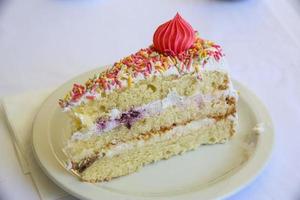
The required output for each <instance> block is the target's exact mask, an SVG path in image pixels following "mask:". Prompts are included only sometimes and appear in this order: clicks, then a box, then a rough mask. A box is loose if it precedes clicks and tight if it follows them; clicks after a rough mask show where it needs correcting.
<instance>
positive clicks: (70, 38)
mask: <svg viewBox="0 0 300 200" xmlns="http://www.w3.org/2000/svg"><path fill="white" fill-rule="evenodd" d="M176 12H179V13H180V14H181V15H182V16H183V18H185V19H186V20H187V21H188V22H190V23H191V25H192V26H193V27H194V29H196V30H198V31H199V33H200V36H201V37H203V38H205V39H210V40H213V41H215V42H216V43H219V44H220V45H221V46H223V49H224V52H225V54H226V56H227V60H228V63H229V69H230V71H231V74H232V76H233V78H235V79H237V80H239V81H241V82H242V83H244V84H245V85H247V86H248V87H249V88H250V89H252V90H253V91H254V92H255V93H256V94H257V95H258V96H259V97H260V98H261V99H262V100H263V102H265V104H266V106H267V107H268V109H269V110H270V113H271V115H272V117H273V120H274V124H275V129H276V132H277V144H276V148H275V150H274V156H273V158H272V160H271V161H270V164H269V166H268V167H267V168H266V170H265V171H264V173H263V174H262V175H261V176H260V177H259V178H258V179H257V180H256V181H255V182H254V183H253V184H251V185H250V186H249V187H247V188H246V189H244V190H243V191H241V192H240V193H238V194H236V195H234V196H233V197H231V198H229V199H231V200H238V199H258V200H268V199H272V200H281V199H298V200H299V199H300V192H299V191H300V174H299V168H300V161H299V155H300V148H299V147H298V145H297V144H299V143H300V137H299V135H298V134H297V132H299V128H300V127H299V125H298V124H299V119H300V106H299V102H300V84H299V81H300V78H299V77H300V1H299V0H286V1H284V0H151V1H137V0H26V1H24V0H0V96H6V95H11V94H17V93H20V92H25V91H30V90H31V91H32V90H42V89H45V88H49V87H56V86H58V85H60V84H62V83H64V82H65V81H66V80H68V79H70V78H72V77H73V76H76V75H78V74H80V73H82V72H85V71H88V70H90V69H94V68H97V67H100V66H103V65H108V64H112V63H114V62H115V61H117V60H119V59H120V58H122V57H124V56H126V55H129V54H131V53H133V52H135V51H137V50H139V49H140V48H142V47H146V46H148V45H149V44H151V43H152V36H153V33H154V31H155V29H156V28H157V26H158V25H159V24H161V23H163V22H165V21H167V20H169V19H171V18H173V16H174V15H175V14H176ZM288 138H290V139H288ZM291 140H293V141H292V142H291ZM296 169H298V170H296ZM1 180H2V181H1ZM20 182H21V183H22V184H21V183H19V185H16V186H15V187H18V188H19V190H18V193H16V194H14V196H13V197H16V198H18V197H20V198H21V197H22V196H23V195H24V196H25V197H28V198H25V199H30V197H32V198H36V196H34V193H32V192H29V191H28V190H30V189H28V188H27V186H24V185H26V184H24V181H23V182H22V181H20ZM0 183H1V184H0V186H1V187H2V192H5V191H6V193H7V194H8V193H10V192H11V189H10V188H11V186H12V185H15V183H14V184H13V182H11V180H9V176H6V175H5V176H4V175H3V178H2V179H0ZM23 186H24V187H23ZM22 187H23V189H22ZM26 188H27V189H26ZM0 191H1V189H0ZM28 193H30V194H28ZM30 195H33V196H34V197H33V196H30Z"/></svg>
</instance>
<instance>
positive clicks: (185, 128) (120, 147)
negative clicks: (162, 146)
mask: <svg viewBox="0 0 300 200" xmlns="http://www.w3.org/2000/svg"><path fill="white" fill-rule="evenodd" d="M215 122H216V121H215V119H212V118H205V119H201V120H196V121H192V122H190V123H188V124H186V125H180V126H176V127H174V128H173V129H171V130H169V131H167V132H166V133H165V134H163V135H161V136H160V135H155V136H153V137H151V138H150V139H148V140H146V141H145V140H138V141H131V142H127V143H119V144H116V145H115V146H113V147H112V148H111V149H108V150H106V151H104V152H103V153H105V154H104V155H105V157H109V158H111V157H113V156H115V155H119V154H121V153H122V152H124V151H127V150H130V149H133V148H136V147H142V146H145V145H149V144H152V143H155V142H162V141H166V140H170V139H172V138H174V137H181V136H183V135H186V134H187V133H189V132H191V131H196V130H198V129H199V128H202V127H204V126H209V125H212V124H214V123H215Z"/></svg>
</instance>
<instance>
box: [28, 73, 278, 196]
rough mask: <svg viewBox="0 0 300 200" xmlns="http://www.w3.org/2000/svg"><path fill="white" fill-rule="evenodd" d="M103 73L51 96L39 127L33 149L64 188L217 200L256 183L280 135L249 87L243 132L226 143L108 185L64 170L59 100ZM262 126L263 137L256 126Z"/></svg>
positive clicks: (243, 92)
mask: <svg viewBox="0 0 300 200" xmlns="http://www.w3.org/2000/svg"><path fill="white" fill-rule="evenodd" d="M98 71H99V70H93V71H90V72H87V73H85V74H83V75H80V76H78V77H76V78H74V79H72V80H70V81H69V82H67V83H66V84H64V85H62V86H61V87H59V88H58V89H57V90H56V91H55V92H54V93H53V94H51V95H50V96H49V97H48V98H47V100H46V101H45V102H44V104H43V105H42V107H41V109H40V111H39V112H38V114H37V116H36V119H35V122H34V126H33V147H34V152H35V155H36V158H37V160H38V161H39V164H40V166H41V167H42V169H43V170H44V172H45V173H46V174H47V175H48V176H49V177H50V178H51V179H52V180H53V181H54V182H55V183H56V184H57V185H59V186H60V187H61V188H63V189H64V190H66V191H67V192H69V193H71V194H72V195H74V196H77V197H79V198H81V199H112V200H113V199H122V200H123V199H131V200H133V199H186V200H188V199H197V200H198V199H215V198H222V197H227V196H229V195H231V194H233V193H234V192H237V191H238V190H239V189H241V188H242V187H244V186H246V185H247V184H248V183H249V182H250V181H251V180H253V179H254V178H255V177H256V176H257V175H258V174H259V172H260V171H261V170H262V169H263V167H264V166H265V165H266V163H267V160H268V159H269V157H270V154H271V151H272V146H273V140H274V132H273V127H272V122H271V119H270V117H269V115H268V112H267V110H266V108H265V107H264V106H263V104H262V103H261V102H260V101H259V100H258V98H257V97H256V96H255V95H254V94H253V93H252V92H250V91H249V90H248V89H247V88H246V87H245V86H243V85H241V84H240V83H239V82H237V81H234V87H235V88H236V89H237V90H238V91H239V92H240V99H239V103H238V114H239V131H238V133H237V134H236V136H234V138H233V139H232V140H231V141H229V142H228V143H226V144H219V145H207V146H201V147H200V148H199V149H198V150H195V151H191V152H188V153H185V154H184V155H182V156H175V157H173V158H171V159H169V160H164V161H160V162H157V163H155V164H150V165H148V166H145V167H144V168H143V169H142V170H140V171H139V172H137V173H134V174H132V175H129V176H124V177H121V178H117V179H114V180H112V181H111V182H105V183H97V184H91V183H84V182H81V181H79V180H78V178H77V177H76V176H74V175H73V174H71V173H70V172H69V171H67V170H66V169H65V168H64V162H65V159H66V158H65V157H64V154H63V152H62V150H61V149H62V147H63V144H64V143H65V142H66V140H67V138H68V136H69V135H70V127H69V121H68V118H67V117H66V115H65V114H64V113H62V112H61V109H60V108H59V106H58V103H57V101H58V99H59V98H61V97H63V96H64V94H65V93H66V92H67V91H68V90H69V89H70V88H71V86H72V83H74V82H79V83H80V82H83V81H84V80H86V79H87V78H88V77H91V76H93V74H94V73H96V72H98ZM258 123H262V124H263V126H264V131H263V132H262V133H260V134H257V133H255V131H253V127H254V126H255V125H256V124H258Z"/></svg>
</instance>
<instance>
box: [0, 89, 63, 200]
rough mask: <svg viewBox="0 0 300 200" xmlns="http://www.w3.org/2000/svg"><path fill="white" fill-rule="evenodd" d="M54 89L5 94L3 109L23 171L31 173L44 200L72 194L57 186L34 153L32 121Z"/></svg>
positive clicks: (52, 199) (54, 199)
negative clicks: (11, 94) (13, 94)
mask: <svg viewBox="0 0 300 200" xmlns="http://www.w3.org/2000/svg"><path fill="white" fill-rule="evenodd" d="M52 91H53V89H47V90H44V91H39V92H36V91H35V92H28V93H24V94H20V95H15V96H9V97H4V98H3V99H2V105H3V109H4V112H5V115H6V119H7V124H8V127H9V128H10V134H11V135H12V138H13V140H14V141H13V143H14V146H15V149H16V154H17V157H18V159H19V162H20V165H21V167H22V170H23V172H24V174H30V175H31V177H32V179H33V181H34V184H35V186H36V188H37V190H38V193H39V195H40V198H41V199H42V200H57V199H61V198H64V197H68V196H69V195H68V194H67V193H66V192H64V191H63V190H62V189H60V188H59V187H58V186H56V185H55V184H54V183H53V182H52V181H51V180H50V179H49V178H48V177H47V176H46V175H45V174H44V173H43V172H42V170H41V169H40V167H39V166H38V164H37V162H36V160H35V158H34V156H33V152H32V141H31V136H32V124H33V120H34V117H35V115H36V113H37V111H38V109H39V107H40V106H41V104H42V102H43V101H44V100H45V99H46V97H47V96H48V95H49V94H50V93H51V92H52Z"/></svg>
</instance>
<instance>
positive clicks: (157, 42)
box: [153, 13, 195, 56]
mask: <svg viewBox="0 0 300 200" xmlns="http://www.w3.org/2000/svg"><path fill="white" fill-rule="evenodd" d="M194 42H195V31H194V30H193V28H192V26H191V25H190V24H189V23H188V22H186V21H185V20H184V19H183V18H182V17H181V16H180V15H179V14H178V13H177V14H176V16H175V17H174V18H173V19H172V20H170V21H168V22H166V23H164V24H162V25H160V26H159V27H158V28H157V29H156V31H155V33H154V36H153V44H154V48H155V49H156V50H157V51H159V52H161V53H164V54H166V55H171V56H175V55H179V54H180V53H182V52H184V51H186V50H187V49H189V48H190V47H191V46H192V45H193V43H194Z"/></svg>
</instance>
